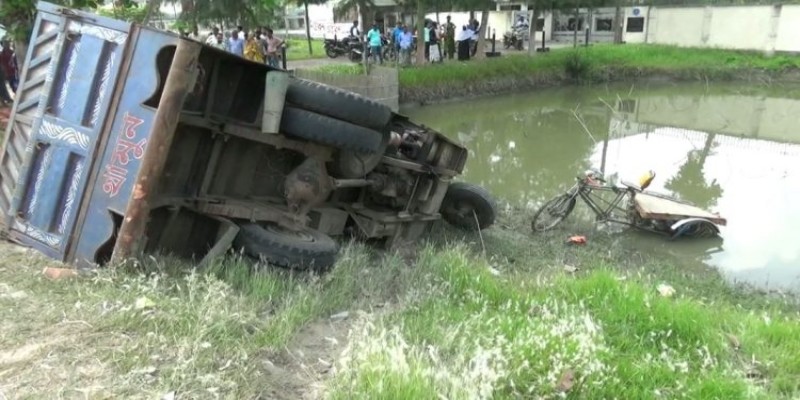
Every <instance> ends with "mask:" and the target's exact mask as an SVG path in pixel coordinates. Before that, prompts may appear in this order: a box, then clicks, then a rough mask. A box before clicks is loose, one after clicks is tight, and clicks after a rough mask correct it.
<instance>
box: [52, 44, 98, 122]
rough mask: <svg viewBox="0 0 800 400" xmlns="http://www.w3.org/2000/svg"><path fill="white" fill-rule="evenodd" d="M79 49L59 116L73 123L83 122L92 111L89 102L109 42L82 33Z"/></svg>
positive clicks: (63, 94)
mask: <svg viewBox="0 0 800 400" xmlns="http://www.w3.org/2000/svg"><path fill="white" fill-rule="evenodd" d="M78 43H80V47H79V50H78V51H76V57H77V59H78V61H77V62H76V68H75V70H74V72H73V73H72V74H71V75H72V76H70V77H69V79H70V81H69V82H65V83H66V85H67V87H68V90H66V91H65V92H64V93H62V96H63V98H64V105H63V110H62V111H61V115H59V117H60V118H61V119H63V120H64V121H68V122H71V123H73V124H82V123H83V121H84V116H85V115H86V114H88V113H90V112H91V108H90V107H91V106H89V104H88V103H89V102H90V101H91V100H92V98H93V96H92V90H93V89H94V88H95V78H96V77H98V76H99V75H100V74H102V68H103V65H101V64H100V57H101V56H102V55H103V48H104V47H105V44H106V43H107V42H106V41H105V40H103V39H101V38H99V37H96V36H91V35H81V37H80V41H79V42H78Z"/></svg>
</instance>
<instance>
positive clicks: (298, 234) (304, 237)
mask: <svg viewBox="0 0 800 400" xmlns="http://www.w3.org/2000/svg"><path fill="white" fill-rule="evenodd" d="M264 229H265V230H267V231H269V232H272V233H275V234H278V235H281V236H286V237H291V238H293V239H297V240H301V241H303V242H306V243H314V242H316V241H317V239H316V238H314V236H312V235H310V234H308V232H305V231H302V230H300V231H293V230H290V229H287V228H284V227H282V226H280V225H278V224H273V223H271V224H266V225H265V226H264Z"/></svg>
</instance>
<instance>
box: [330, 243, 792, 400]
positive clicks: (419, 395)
mask: <svg viewBox="0 0 800 400" xmlns="http://www.w3.org/2000/svg"><path fill="white" fill-rule="evenodd" d="M418 267H419V268H423V269H424V270H425V271H426V273H427V275H428V277H429V278H428V279H429V284H428V285H426V286H425V287H424V288H422V289H421V290H420V291H421V292H422V293H418V294H417V295H416V296H415V298H413V299H411V300H409V306H408V307H407V309H406V310H404V311H403V312H401V313H399V314H397V315H393V316H390V317H385V318H383V319H379V320H377V321H370V322H368V323H364V324H363V325H361V328H360V330H356V332H357V334H356V335H354V339H353V341H352V342H351V344H350V347H349V348H348V350H349V351H348V353H347V356H346V357H345V358H344V359H343V364H342V371H341V372H340V374H339V375H338V376H337V378H336V379H335V380H334V383H333V387H334V390H333V396H332V397H333V398H336V399H371V398H396V399H436V398H440V397H439V396H443V397H444V398H450V399H469V398H487V396H489V395H491V396H490V397H492V398H497V399H505V398H509V399H512V398H521V397H523V398H556V397H558V394H559V392H561V391H564V392H567V393H568V394H569V395H570V396H573V397H575V398H631V399H633V398H636V399H646V398H658V397H661V396H666V397H667V398H689V399H706V398H709V399H710V398H718V399H722V398H724V399H740V398H741V399H744V398H791V397H792V396H797V395H798V393H800V362H798V361H797V357H796V354H798V351H800V342H798V341H797V340H794V339H793V338H796V337H797V335H799V334H800V321H798V318H797V314H796V313H794V314H789V313H785V314H784V313H781V312H777V311H776V312H773V313H771V314H770V315H771V318H772V319H771V320H770V321H766V320H765V319H764V317H763V314H761V313H753V312H751V311H747V310H742V309H741V308H739V307H738V306H737V304H734V303H729V302H716V303H713V304H708V303H706V302H705V301H703V300H701V299H699V298H695V297H693V296H689V295H686V294H682V293H680V292H681V290H682V288H680V287H679V288H678V291H679V294H678V295H677V296H676V297H672V298H668V297H662V296H660V295H659V294H658V292H657V291H656V281H651V280H648V279H641V280H639V279H636V280H622V279H623V278H625V275H622V274H620V273H619V270H617V269H616V268H613V267H609V266H603V265H602V264H600V265H596V266H595V269H594V270H593V271H590V272H587V273H586V274H583V275H581V276H578V277H575V276H572V275H570V274H561V275H556V276H552V277H550V278H549V279H546V280H537V279H532V278H531V277H529V278H528V279H519V278H518V277H516V278H514V279H509V278H508V277H503V276H502V275H501V276H495V274H493V273H490V272H489V271H490V269H489V265H488V264H487V263H486V262H484V261H481V260H480V259H479V258H478V257H475V256H473V255H470V254H469V251H467V250H466V249H465V248H463V247H459V246H455V247H454V248H450V249H448V250H445V251H439V250H434V249H431V248H429V249H427V250H426V251H424V252H423V255H422V256H421V258H420V260H419V262H418ZM734 337H735V339H732V338H734ZM733 343H735V344H736V346H734V345H733ZM739 346H740V347H739ZM779 349H780V350H779Z"/></svg>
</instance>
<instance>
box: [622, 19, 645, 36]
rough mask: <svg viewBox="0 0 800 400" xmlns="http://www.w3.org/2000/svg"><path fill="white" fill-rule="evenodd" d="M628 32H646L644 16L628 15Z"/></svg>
mask: <svg viewBox="0 0 800 400" xmlns="http://www.w3.org/2000/svg"><path fill="white" fill-rule="evenodd" d="M625 31H626V32H644V17H628V24H627V28H626V29H625Z"/></svg>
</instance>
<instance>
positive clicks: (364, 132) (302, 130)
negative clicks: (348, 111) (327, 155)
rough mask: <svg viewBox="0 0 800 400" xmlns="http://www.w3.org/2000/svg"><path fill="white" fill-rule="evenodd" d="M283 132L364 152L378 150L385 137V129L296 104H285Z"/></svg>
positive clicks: (282, 119)
mask: <svg viewBox="0 0 800 400" xmlns="http://www.w3.org/2000/svg"><path fill="white" fill-rule="evenodd" d="M281 133H283V134H285V135H288V136H293V137H296V138H300V139H306V140H309V141H312V142H317V143H321V144H326V145H329V146H333V147H336V148H337V149H341V150H352V151H356V152H360V153H374V152H376V151H378V150H379V147H380V145H381V140H382V139H383V137H382V136H383V134H382V133H381V132H378V131H374V130H372V129H368V128H364V127H362V126H358V125H353V124H351V123H349V122H344V121H340V120H338V119H334V118H331V117H326V116H324V115H321V114H316V113H313V112H311V111H306V110H301V109H299V108H295V107H284V108H283V115H282V116H281Z"/></svg>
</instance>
